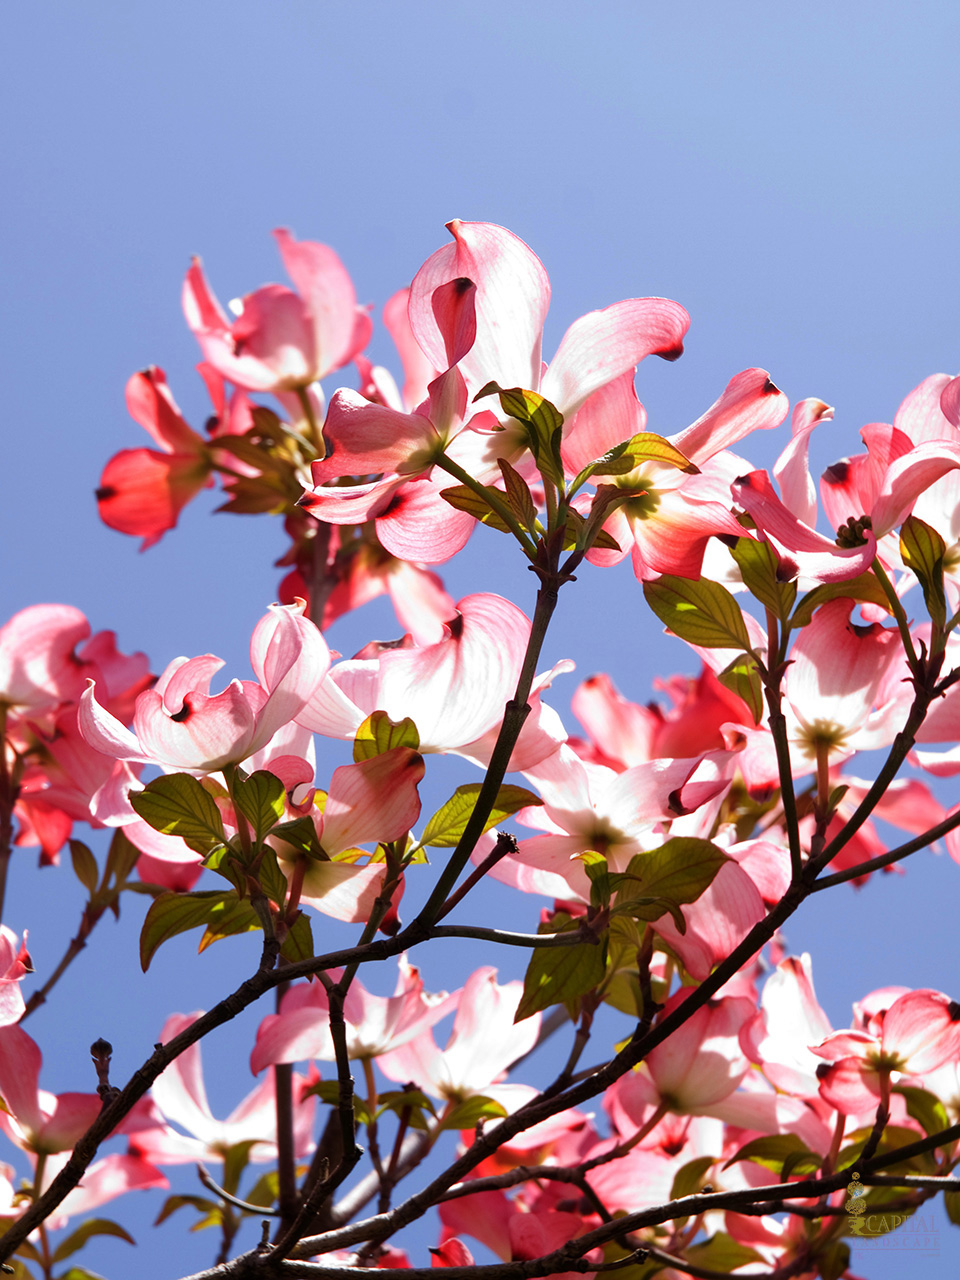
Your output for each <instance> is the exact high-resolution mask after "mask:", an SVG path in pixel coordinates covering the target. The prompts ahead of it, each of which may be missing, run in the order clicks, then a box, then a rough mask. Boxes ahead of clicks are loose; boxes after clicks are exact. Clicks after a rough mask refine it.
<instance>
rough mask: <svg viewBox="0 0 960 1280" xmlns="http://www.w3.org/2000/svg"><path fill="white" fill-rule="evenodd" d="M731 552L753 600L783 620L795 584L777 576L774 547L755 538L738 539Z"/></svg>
mask: <svg viewBox="0 0 960 1280" xmlns="http://www.w3.org/2000/svg"><path fill="white" fill-rule="evenodd" d="M730 554H731V555H732V556H733V558H734V560H735V561H736V563H737V567H738V568H739V570H740V577H741V578H742V579H743V585H744V586H745V587H746V588H747V590H748V591H749V592H750V594H751V595H752V596H753V597H754V599H755V600H759V601H760V603H761V604H762V605H763V607H764V608H765V609H770V610H771V611H772V612H773V613H774V614H775V615H776V616H777V617H778V618H779V619H780V621H781V622H785V621H786V619H787V618H788V617H789V616H790V610H791V609H792V608H793V603H794V601H795V600H796V598H797V584H796V583H795V582H782V581H781V580H780V578H779V577H778V574H779V571H780V557H779V556H778V555H777V553H776V551H774V549H773V546H772V545H771V544H770V543H769V542H761V541H760V540H759V539H757V538H738V539H737V543H736V546H734V547H731V548H730Z"/></svg>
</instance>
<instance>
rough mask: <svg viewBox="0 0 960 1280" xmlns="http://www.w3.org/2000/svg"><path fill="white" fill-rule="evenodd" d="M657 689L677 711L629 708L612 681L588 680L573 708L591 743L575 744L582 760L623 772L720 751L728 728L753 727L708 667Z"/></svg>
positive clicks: (658, 683)
mask: <svg viewBox="0 0 960 1280" xmlns="http://www.w3.org/2000/svg"><path fill="white" fill-rule="evenodd" d="M655 687H656V688H658V689H660V690H662V691H663V692H665V693H666V694H667V695H668V696H669V697H670V699H671V700H672V702H673V706H672V707H669V708H667V709H664V708H663V707H662V706H661V705H660V704H659V703H655V702H651V703H648V704H647V705H646V706H640V705H639V704H638V703H636V702H630V701H629V700H628V699H627V698H625V697H624V696H623V694H621V693H620V691H619V690H618V689H617V688H616V686H615V685H614V683H613V681H612V680H611V679H610V677H609V676H608V675H596V676H590V677H588V679H586V680H584V681H583V683H582V684H581V685H580V686H579V688H578V689H577V690H576V692H575V693H574V695H573V698H572V699H571V702H570V705H571V708H572V710H573V714H574V715H575V716H576V717H577V719H578V720H579V721H580V723H581V724H582V725H583V727H584V729H586V731H587V734H588V737H589V743H584V744H583V745H581V744H579V743H577V744H576V750H577V754H578V755H580V756H582V757H583V758H584V759H585V760H590V761H592V762H594V763H596V764H605V765H607V766H608V767H609V768H612V769H616V770H617V771H620V770H622V769H626V768H629V767H630V766H631V765H636V764H641V763H644V762H646V761H648V760H654V759H657V758H658V757H662V756H671V757H680V756H695V755H696V754H697V753H698V752H703V751H711V750H717V749H720V748H722V747H724V746H725V745H726V743H725V739H724V735H723V733H722V732H721V727H722V726H723V725H726V724H729V723H731V722H732V723H734V724H745V725H752V724H753V717H752V715H751V714H750V712H749V711H748V710H747V707H746V705H745V704H744V702H743V700H742V699H741V698H738V697H737V695H736V694H735V693H731V692H730V690H729V689H725V688H724V687H723V685H722V684H721V683H720V681H719V680H718V679H717V678H716V676H715V675H714V674H713V672H712V671H711V670H710V669H709V667H707V666H706V665H704V667H703V668H702V670H701V673H700V676H699V677H698V678H696V679H694V678H691V677H689V676H671V677H670V678H669V679H667V680H658V681H656V682H655Z"/></svg>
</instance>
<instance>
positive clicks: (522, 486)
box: [497, 458, 537, 533]
mask: <svg viewBox="0 0 960 1280" xmlns="http://www.w3.org/2000/svg"><path fill="white" fill-rule="evenodd" d="M497 466H498V467H499V468H500V474H501V475H502V476H503V484H504V488H505V490H506V494H507V501H508V502H509V503H510V509H511V511H512V512H513V514H514V515H515V516H516V517H517V519H518V520H519V521H520V523H521V524H522V525H523V527H524V528H525V529H527V530H529V532H530V533H534V532H536V526H537V508H536V506H535V505H534V501H533V497H532V496H531V493H530V488H529V486H528V485H527V482H526V480H524V478H523V476H522V475H520V473H519V472H518V471H516V470H515V469H514V468H513V467H512V466H511V465H510V463H509V462H508V461H507V460H506V458H498V459H497Z"/></svg>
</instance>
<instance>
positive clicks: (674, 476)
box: [563, 369, 787, 581]
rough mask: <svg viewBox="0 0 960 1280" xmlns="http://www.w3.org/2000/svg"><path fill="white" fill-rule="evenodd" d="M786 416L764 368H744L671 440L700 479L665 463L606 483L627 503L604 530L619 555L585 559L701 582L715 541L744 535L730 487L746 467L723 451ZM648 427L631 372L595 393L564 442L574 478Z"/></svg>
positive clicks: (601, 553) (646, 575)
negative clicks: (722, 536) (719, 537)
mask: <svg viewBox="0 0 960 1280" xmlns="http://www.w3.org/2000/svg"><path fill="white" fill-rule="evenodd" d="M786 412H787V397H786V396H785V395H784V394H783V392H782V391H780V390H779V389H778V388H777V387H776V386H774V384H773V383H772V382H771V381H770V376H769V374H768V373H767V372H766V370H765V369H745V370H744V371H743V372H742V373H738V374H737V375H736V377H734V378H731V380H730V382H729V383H728V384H727V386H726V388H725V390H724V392H723V394H722V395H721V396H720V398H719V399H718V400H717V401H716V402H715V403H714V404H713V405H711V407H710V408H709V409H708V410H707V411H706V413H705V414H703V415H702V416H701V417H700V418H698V419H697V421H696V422H694V423H693V424H692V425H691V426H689V427H687V428H686V430H684V431H680V432H678V433H677V434H676V435H673V436H670V437H669V441H670V443H671V444H672V445H674V446H675V447H676V448H677V449H679V451H680V452H681V453H682V454H683V455H684V457H686V458H688V459H689V460H690V463H691V464H692V467H693V472H694V473H695V474H689V473H687V472H686V471H681V470H679V469H678V468H677V467H676V466H673V465H672V464H668V463H665V462H644V463H642V464H641V465H640V466H638V467H636V468H634V470H632V471H628V472H626V473H625V474H624V475H620V476H611V477H610V478H609V481H607V480H606V479H605V481H604V482H605V483H609V484H611V485H612V486H613V488H614V489H616V490H618V491H619V493H620V495H621V499H622V500H621V501H620V503H619V505H618V506H617V507H616V509H615V510H614V511H613V512H612V513H611V515H610V516H609V517H608V519H607V520H606V521H605V523H604V528H605V529H606V531H607V532H608V533H609V534H611V536H612V537H613V538H615V539H616V541H617V542H618V544H619V546H620V551H619V552H617V551H613V550H606V549H604V548H596V549H594V550H593V551H591V552H590V553H589V556H588V558H589V559H590V560H592V561H593V562H594V563H595V564H602V565H609V564H616V563H618V562H619V561H620V560H622V559H623V558H624V556H626V555H627V554H628V553H631V555H632V560H633V568H634V572H635V573H636V575H637V577H638V578H639V579H640V580H641V581H645V580H647V579H650V578H655V577H657V576H659V575H660V574H664V573H669V574H677V575H679V576H682V577H687V578H698V577H699V576H700V571H701V566H702V563H703V555H704V551H705V549H706V545H707V542H708V540H709V539H710V538H711V537H714V536H716V535H718V534H727V535H729V536H733V537H742V536H743V533H744V530H743V527H742V526H741V525H740V524H738V523H737V520H736V518H735V516H734V514H733V511H732V505H733V504H732V501H731V498H730V483H731V481H732V480H733V479H734V478H735V476H736V475H737V473H738V471H739V469H740V466H741V465H742V464H741V462H740V460H739V459H736V460H734V459H733V458H732V455H727V454H726V450H727V449H729V447H730V446H731V445H732V444H735V443H736V442H737V441H738V440H741V439H742V438H743V437H744V436H746V435H748V434H749V433H750V432H752V431H757V430H768V429H769V428H771V427H776V426H778V425H779V424H780V423H781V422H782V421H783V418H784V416H785V414H786ZM645 425H646V413H645V412H644V409H643V406H642V405H641V404H640V403H639V401H638V400H637V396H636V391H635V390H634V386H633V378H632V377H631V376H630V374H629V373H628V374H627V375H626V376H624V377H621V378H620V379H618V380H617V381H616V382H612V383H610V384H609V385H608V386H606V387H604V388H602V389H601V390H599V391H597V392H596V393H594V395H593V396H591V397H590V399H589V400H588V401H587V402H586V403H585V404H584V405H583V407H582V408H581V410H580V412H579V413H578V414H577V416H576V418H575V419H574V422H573V424H572V426H571V428H570V429H569V433H568V435H567V436H566V437H565V439H564V445H563V451H564V461H565V463H566V465H567V467H568V469H569V470H570V472H571V474H576V473H577V472H578V471H579V470H580V469H581V467H584V466H586V465H587V463H589V462H590V461H591V460H593V459H595V458H598V457H600V456H602V455H603V454H604V453H605V452H606V451H607V450H608V449H611V448H612V447H613V446H614V445H615V444H617V443H618V442H619V441H620V440H628V439H630V437H631V436H633V435H635V434H636V433H637V432H641V431H643V430H644V429H645ZM615 437H616V438H615ZM628 495H629V496H628Z"/></svg>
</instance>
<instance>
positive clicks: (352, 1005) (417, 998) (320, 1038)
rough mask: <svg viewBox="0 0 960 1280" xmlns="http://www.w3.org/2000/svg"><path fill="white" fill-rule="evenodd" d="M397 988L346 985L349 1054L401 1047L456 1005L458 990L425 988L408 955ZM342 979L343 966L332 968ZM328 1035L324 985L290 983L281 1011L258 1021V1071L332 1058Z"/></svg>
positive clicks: (254, 1062)
mask: <svg viewBox="0 0 960 1280" xmlns="http://www.w3.org/2000/svg"><path fill="white" fill-rule="evenodd" d="M398 964H399V970H400V971H399V973H398V975H397V986H396V990H395V992H394V994H393V995H392V996H377V995H374V994H373V993H372V992H370V991H368V990H367V989H366V987H364V986H363V984H362V983H361V982H359V981H357V980H356V979H354V981H353V982H352V983H351V984H350V986H349V988H348V989H347V995H346V999H345V1000H344V1006H343V1017H344V1021H345V1022H346V1037H347V1051H348V1054H349V1056H350V1057H351V1058H379V1057H380V1056H381V1055H382V1054H385V1053H389V1052H390V1051H391V1050H393V1049H399V1048H400V1046H401V1045H404V1044H407V1043H408V1042H409V1041H410V1040H413V1039H415V1038H416V1037H417V1036H418V1035H420V1034H421V1033H422V1032H424V1031H425V1030H427V1029H428V1028H430V1027H432V1026H433V1025H434V1023H436V1022H439V1021H440V1019H441V1018H444V1017H446V1015H447V1014H448V1013H449V1012H450V1011H451V1010H452V1009H454V1008H456V1007H457V1004H458V1002H459V999H460V995H461V993H460V992H455V993H454V994H453V995H452V996H451V995H449V994H448V993H447V992H446V991H438V992H433V993H431V992H427V991H425V990H424V987H423V979H422V978H421V977H420V970H419V969H416V968H414V966H413V965H411V964H410V962H409V961H408V960H407V958H406V957H405V956H401V957H400V959H399V961H398ZM329 973H330V977H331V978H332V979H333V980H334V981H338V980H339V978H340V976H341V970H339V969H331V970H329ZM335 1056H336V1055H335V1052H334V1047H333V1039H332V1037H331V1035H330V1005H329V1000H328V998H327V992H326V989H325V988H324V987H323V986H322V985H321V984H320V983H319V982H310V983H307V984H305V985H303V984H301V985H298V986H294V987H291V988H290V990H289V991H288V992H287V993H286V995H285V996H284V997H283V1000H282V1001H281V1004H280V1011H279V1012H278V1013H270V1014H267V1016H266V1017H265V1018H264V1019H263V1021H262V1022H261V1023H260V1026H259V1029H258V1030H257V1043H256V1045H255V1046H254V1050H253V1053H252V1054H251V1056H250V1070H251V1071H252V1072H253V1073H254V1075H259V1073H260V1072H261V1071H262V1070H263V1069H264V1067H267V1066H272V1065H275V1064H276V1063H278V1062H302V1061H305V1060H307V1059H310V1058H318V1059H319V1060H320V1061H324V1062H332V1061H333V1060H334V1058H335Z"/></svg>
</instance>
